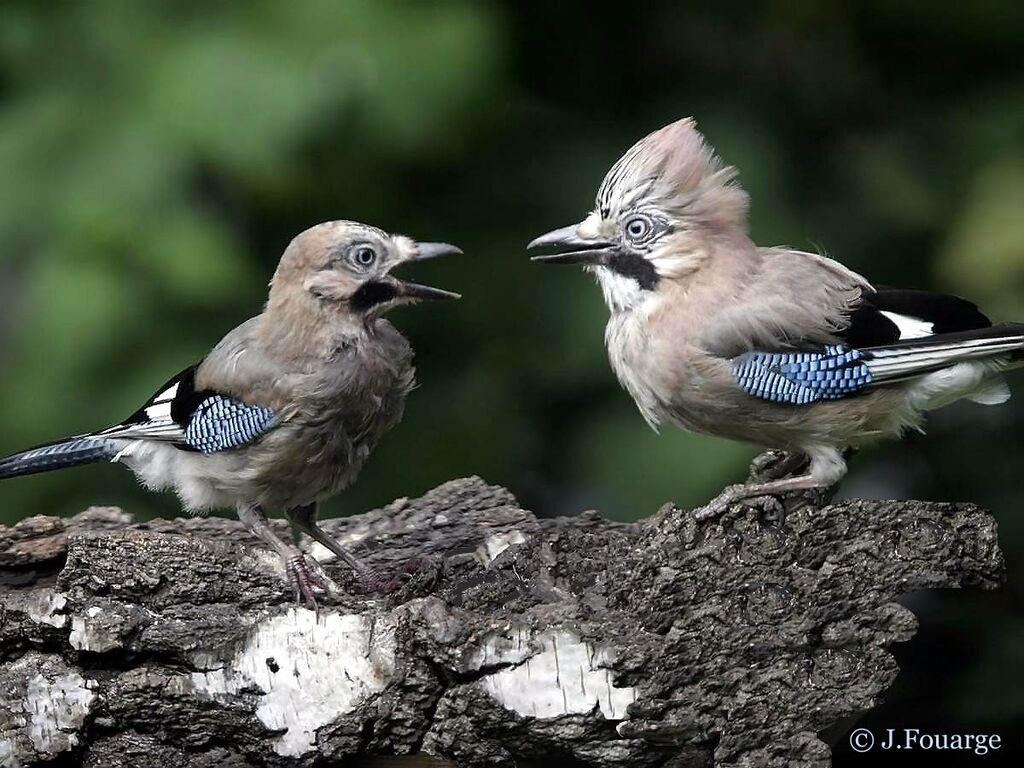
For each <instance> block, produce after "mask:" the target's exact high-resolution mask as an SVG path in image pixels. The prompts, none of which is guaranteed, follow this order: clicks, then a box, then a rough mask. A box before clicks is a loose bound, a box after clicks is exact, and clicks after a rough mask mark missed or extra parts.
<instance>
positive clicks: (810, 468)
mask: <svg viewBox="0 0 1024 768" xmlns="http://www.w3.org/2000/svg"><path fill="white" fill-rule="evenodd" d="M735 178H736V171H735V169H733V168H731V167H728V166H725V165H723V163H722V162H721V161H720V160H719V159H718V157H716V156H715V154H714V152H713V150H712V149H711V148H710V147H709V146H707V144H705V142H704V139H703V137H702V136H701V135H700V133H698V131H697V129H696V127H695V125H694V123H693V121H692V120H691V119H684V120H680V121H678V122H675V123H673V124H671V125H669V126H666V127H665V128H662V129H661V130H659V131H656V132H654V133H652V134H651V135H649V136H647V137H646V138H644V139H642V140H641V141H640V142H638V143H637V144H636V145H634V146H633V147H632V148H631V149H630V150H629V151H628V152H626V154H625V155H623V157H622V158H621V159H620V160H619V161H618V162H616V163H615V165H614V166H612V169H611V170H610V171H609V172H608V175H607V176H605V178H604V181H603V183H602V184H601V187H600V189H599V191H598V194H597V204H596V207H595V208H594V210H593V211H592V212H591V213H590V214H589V215H588V216H587V217H586V218H585V219H584V220H583V221H582V222H581V223H579V224H574V225H572V226H569V227H565V228H563V229H558V230H555V231H554V232H550V233H548V234H546V235H543V236H541V237H539V238H537V239H536V240H534V241H533V242H532V243H530V246H529V247H530V248H547V249H551V250H555V251H556V252H555V253H553V254H549V255H540V256H535V257H534V260H535V261H539V262H544V263H560V264H583V265H586V269H587V270H588V271H590V272H592V273H593V274H594V275H595V276H596V278H597V282H598V283H599V284H600V286H601V289H602V291H603V292H604V298H605V301H606V303H607V304H608V308H609V310H610V313H611V316H610V318H609V321H608V325H607V328H606V331H605V339H606V342H607V346H608V355H609V358H610V360H611V365H612V368H613V369H614V370H615V373H616V375H617V376H618V378H619V381H620V382H621V383H622V385H623V387H624V388H625V389H626V390H627V391H628V392H629V394H630V395H632V397H633V399H634V400H635V401H636V404H637V406H638V407H639V409H640V412H641V413H642V414H643V416H644V418H645V419H646V420H647V421H648V423H650V424H651V426H652V427H657V426H658V425H659V424H661V423H664V422H669V423H671V424H675V425H676V426H678V427H681V428H683V429H686V430H691V431H694V432H703V433H707V434H711V435H718V436H721V437H727V438H730V439H733V440H740V441H744V442H748V443H753V444H756V445H759V446H764V447H768V448H777V449H784V450H786V451H788V452H790V456H791V457H792V459H795V460H790V461H788V462H783V464H785V465H787V466H786V470H785V472H783V473H779V474H786V473H791V472H793V471H794V470H795V469H798V468H799V467H802V466H803V464H804V463H806V470H804V471H803V472H802V473H800V474H796V475H793V476H786V477H778V476H777V477H776V478H775V479H772V480H770V481H765V482H751V483H748V484H746V485H739V486H733V487H732V488H730V489H728V491H727V492H726V493H724V494H722V495H721V496H719V498H718V499H717V500H716V501H715V502H713V503H712V504H710V505H708V506H706V507H704V508H703V509H702V510H701V511H700V513H699V514H700V516H702V517H710V516H714V515H716V514H718V513H720V512H722V511H724V509H725V508H726V507H728V506H729V504H731V503H733V502H736V501H739V500H742V499H749V498H752V497H762V496H770V495H773V494H778V493H782V492H786V491H791V490H799V489H810V488H822V487H827V486H830V485H832V484H834V483H836V482H838V481H839V480H840V479H841V478H842V477H843V476H844V475H845V473H846V461H845V459H844V456H843V454H844V451H845V450H846V449H847V448H851V447H856V446H859V445H861V444H862V443H865V442H867V441H870V440H873V439H876V438H881V437H894V436H898V435H899V434H900V433H901V432H903V431H904V430H906V429H907V428H920V426H921V424H922V422H923V418H924V415H925V413H926V412H927V411H930V410H932V409H935V408H939V407H941V406H943V405H946V404H948V403H951V402H953V401H954V400H958V399H961V398H966V399H969V400H974V401H975V402H978V403H983V404H986V405H994V404H997V403H1002V402H1005V401H1006V399H1007V398H1008V397H1009V391H1008V389H1007V387H1006V384H1005V382H1004V381H1003V380H1002V378H1001V376H1000V373H1001V372H1002V371H1004V370H1006V369H1008V368H1012V367H1016V366H1019V365H1021V364H1022V362H1024V352H1022V350H1024V324H1020V323H1005V324H1000V325H993V324H992V323H991V322H990V321H989V320H988V318H986V317H985V316H984V315H983V314H982V313H981V312H979V311H978V308H977V307H976V306H975V305H974V304H971V303H970V302H968V301H965V300H964V299H961V298H958V297H955V296H947V295H942V294H936V293H929V292H926V291H915V290H898V289H893V288H885V287H882V286H872V285H871V284H870V283H869V282H868V281H867V280H866V279H865V278H863V277H861V276H860V275H858V274H856V273H855V272H852V271H851V270H849V269H847V268H846V267H844V266H842V265H841V264H839V263H838V262H835V261H833V260H831V259H829V258H826V257H824V256H819V255H817V254H812V253H803V252H800V251H794V250H791V249H788V248H761V247H758V246H757V245H755V244H754V243H753V242H752V241H751V239H750V237H749V235H748V234H747V195H746V193H745V192H744V191H743V189H742V188H741V187H740V186H739V185H738V184H737V183H736V180H735Z"/></svg>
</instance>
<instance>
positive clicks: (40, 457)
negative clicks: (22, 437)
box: [0, 435, 119, 480]
mask: <svg viewBox="0 0 1024 768" xmlns="http://www.w3.org/2000/svg"><path fill="white" fill-rule="evenodd" d="M118 450H119V445H118V443H117V442H115V441H113V440H106V439H104V438H102V437H93V436H92V435H83V436H81V437H71V438H68V439H67V440H61V441H59V442H56V443H50V444H48V445H41V446H39V447H38V448H32V449H30V450H27V451H22V452H21V453H15V454H14V455H12V456H8V457H6V458H3V459H0V480H3V479H6V478H8V477H19V476H21V475H34V474H36V473H37V472H49V471H50V470H53V469H64V468H65V467H77V466H80V465H82V464H93V463H95V462H98V461H111V460H112V459H114V458H115V457H116V456H117V453H118Z"/></svg>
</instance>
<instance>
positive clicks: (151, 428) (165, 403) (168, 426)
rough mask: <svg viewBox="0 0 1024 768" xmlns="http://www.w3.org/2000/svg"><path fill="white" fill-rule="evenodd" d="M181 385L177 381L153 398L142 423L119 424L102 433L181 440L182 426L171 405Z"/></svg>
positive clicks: (126, 436)
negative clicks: (176, 420) (176, 418)
mask: <svg viewBox="0 0 1024 768" xmlns="http://www.w3.org/2000/svg"><path fill="white" fill-rule="evenodd" d="M179 386H180V384H179V382H177V381H176V382H174V383H173V384H171V386H169V387H168V388H167V389H165V390H164V391H163V392H161V393H160V394H158V395H157V396H156V397H154V398H153V400H152V401H151V402H150V404H149V405H147V406H146V408H145V410H144V411H143V413H145V414H146V418H147V419H148V421H146V422H144V423H142V424H127V425H125V424H118V425H117V426H114V427H111V428H110V429H106V430H104V431H103V432H101V433H100V434H101V435H103V436H104V437H123V438H144V439H151V440H171V441H176V440H180V439H181V437H182V435H183V432H182V428H181V426H180V425H178V424H175V423H174V419H173V418H171V406H172V404H173V402H174V398H175V397H177V395H178V387H179Z"/></svg>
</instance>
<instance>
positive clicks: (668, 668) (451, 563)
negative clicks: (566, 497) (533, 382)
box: [0, 461, 1003, 768]
mask: <svg viewBox="0 0 1024 768" xmlns="http://www.w3.org/2000/svg"><path fill="white" fill-rule="evenodd" d="M765 465H766V462H764V461H760V462H758V463H755V470H754V471H755V472H757V471H759V468H760V467H762V466H765ZM783 502H784V504H785V506H786V508H787V514H786V517H785V521H784V523H783V524H782V525H778V524H771V523H769V522H766V521H765V520H764V519H763V516H762V515H761V514H759V513H758V511H757V510H756V509H755V508H751V507H746V506H736V507H733V508H732V509H730V511H729V512H728V513H726V515H724V516H723V517H722V518H720V519H718V520H714V521H709V522H702V523H698V522H696V521H695V519H694V518H693V516H692V515H691V514H690V513H689V512H687V511H684V510H680V509H678V508H676V507H675V506H673V505H666V506H665V507H663V508H662V509H661V510H659V511H658V512H657V513H656V514H655V515H653V516H652V517H649V518H648V519H646V520H643V521H641V522H639V523H636V524H631V525H623V524H616V523H612V522H609V521H606V520H604V519H602V518H601V517H599V516H598V515H597V514H595V513H585V514H582V515H579V516H575V517H563V518H556V519H538V518H536V517H534V515H533V514H531V513H530V512H527V511H525V510H523V509H521V508H520V506H519V504H518V503H517V502H516V500H515V498H514V497H513V496H512V494H511V493H509V492H508V491H506V490H504V489H502V488H498V487H494V486H489V485H487V484H486V483H484V482H483V481H482V480H480V479H478V478H468V479H463V480H455V481H452V482H449V483H446V484H444V485H442V486H440V487H439V488H437V489H435V490H433V491H431V492H430V493H428V494H427V495H425V496H424V497H422V498H420V499H416V500H408V499H400V500H398V501H395V502H394V503H392V504H391V505H389V506H388V507H386V508H384V509H381V510H376V511H373V512H369V513H367V514H364V515H361V516H358V517H354V518H347V519H337V520H330V521H325V527H326V528H327V529H328V530H330V531H331V532H332V533H333V534H334V535H336V536H337V537H338V538H339V539H340V540H342V541H343V542H347V543H348V544H349V545H350V546H352V547H353V548H354V549H355V550H356V551H357V552H358V554H359V555H360V556H361V557H363V558H364V559H365V560H366V561H367V563H368V564H369V565H371V566H372V567H374V568H375V569H377V570H378V571H380V572H382V573H384V572H387V573H396V572H397V573H408V574H410V575H409V577H408V580H407V581H405V582H404V584H402V586H400V587H399V588H398V589H397V591H396V592H394V593H393V594H391V595H388V596H386V597H374V596H368V595H367V594H365V592H364V590H363V589H362V588H361V587H360V585H359V584H358V583H356V582H355V580H354V579H353V578H352V576H351V575H350V574H349V573H347V572H346V570H345V568H344V566H342V565H340V564H337V563H335V562H334V561H333V560H331V559H330V558H329V557H328V555H327V553H326V550H323V549H322V548H320V547H319V545H313V546H309V547H307V551H311V552H312V553H313V554H314V556H316V557H318V559H319V560H320V561H321V562H322V563H323V564H324V565H325V571H326V573H327V575H328V576H329V577H331V578H333V579H334V583H335V585H336V587H337V589H336V593H335V594H333V595H331V596H328V597H325V598H324V600H323V601H322V605H321V608H320V611H319V615H317V614H316V613H314V612H313V611H311V610H308V609H307V608H305V607H301V606H298V605H296V604H295V603H294V602H293V599H292V595H291V594H290V593H289V592H288V590H287V588H286V587H285V585H284V582H283V580H282V579H283V573H282V569H281V567H280V565H279V563H278V562H277V558H276V556H273V555H271V554H270V553H268V552H265V551H263V550H261V549H260V548H259V544H258V542H256V541H255V540H252V539H251V538H250V537H249V535H248V534H247V533H246V532H245V530H244V529H243V528H242V526H241V525H240V524H239V523H238V522H236V521H234V520H227V519H221V518H207V519H202V518H197V519H179V520H153V521H149V522H145V523H139V522H134V521H133V520H132V518H131V516H130V515H128V514H126V513H124V512H122V511H121V510H119V509H114V508H103V509H98V508H94V509H91V510H88V511H86V512H83V513H81V514H79V515H77V516H75V517H73V518H70V519H68V520H61V519H59V518H55V517H33V518H29V519H26V520H23V521H21V522H20V523H18V524H17V525H14V526H13V527H10V528H3V527H2V526H0V601H2V602H0V765H4V766H34V765H42V764H49V763H50V762H53V763H55V764H58V765H85V766H95V767H97V768H98V767H99V766H103V767H104V768H106V767H108V766H129V765H130V766H167V765H174V766H179V767H181V768H184V767H185V766H188V767H189V768H191V767H192V766H195V767H196V768H198V767H200V766H203V767H205V766H238V767H241V766H297V765H332V764H336V763H337V762H339V761H341V760H343V759H351V758H358V759H360V760H362V761H363V762H358V761H356V762H345V765H367V766H369V765H381V766H383V765H422V766H426V765H436V766H442V765H459V766H463V765H464V766H477V765H488V766H512V765H518V766H524V765H526V766H529V765H540V764H551V762H550V761H551V760H552V759H553V758H555V757H557V758H559V759H560V760H561V761H562V762H565V763H566V764H568V765H577V766H618V765H629V766H673V767H675V768H681V767H682V766H709V765H711V764H712V763H713V764H714V765H716V766H734V765H735V766H738V765H766V766H787V767H788V766H794V765H807V766H825V765H828V764H829V762H830V751H829V747H828V746H827V744H826V741H827V739H828V734H829V733H830V732H833V733H834V732H837V729H840V728H842V727H843V725H844V722H845V723H846V725H847V726H848V724H849V718H851V716H855V715H857V714H858V713H862V712H864V711H865V710H867V709H869V708H870V707H872V706H874V705H875V704H876V703H877V702H878V701H879V699H880V696H881V695H882V693H883V692H884V691H885V690H886V688H888V686H889V685H890V684H891V683H892V682H893V679H894V678H895V676H896V673H897V666H896V663H895V661H894V660H893V657H892V655H891V654H890V653H889V650H888V646H889V645H890V644H892V643H895V642H902V641H905V640H907V639H909V638H910V637H911V636H912V635H913V634H914V632H915V630H916V627H917V624H916V620H915V618H914V616H913V615H912V614H911V613H910V612H909V611H908V610H907V609H906V608H904V607H902V606H901V605H899V604H898V603H896V602H894V599H895V598H896V597H897V596H899V595H901V594H903V593H906V592H910V591H912V590H917V589H922V588H934V587H960V586H973V587H981V588H985V589H989V588H995V587H997V586H998V585H999V584H1000V583H1001V581H1002V579H1003V560H1002V555H1001V553H1000V551H999V547H998V544H997V540H996V526H995V522H994V521H993V519H992V517H991V515H990V514H989V513H988V512H986V511H985V510H983V509H980V508H978V507H976V506H974V505H972V504H939V503H925V502H920V501H866V500H854V501H844V502H840V503H837V504H828V500H827V498H824V497H823V496H822V495H814V494H810V495H793V496H787V497H785V498H784V499H783ZM281 529H282V533H283V532H284V531H285V525H284V523H281ZM305 544H307V545H308V544H309V542H308V541H306V542H305ZM409 562H413V563H415V564H416V565H417V567H415V568H411V567H404V564H407V563H409ZM823 739H824V740H823ZM412 755H419V756H418V757H401V756H412ZM374 756H378V757H374ZM387 756H391V757H387ZM428 756H433V757H428Z"/></svg>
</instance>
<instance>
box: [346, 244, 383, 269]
mask: <svg viewBox="0 0 1024 768" xmlns="http://www.w3.org/2000/svg"><path fill="white" fill-rule="evenodd" d="M352 261H353V262H354V263H355V264H356V265H357V266H360V267H363V268H368V267H372V266H373V265H374V263H376V261H377V252H376V251H374V250H373V248H371V247H370V246H368V245H361V246H359V247H358V248H356V249H355V250H354V251H353V252H352Z"/></svg>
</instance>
